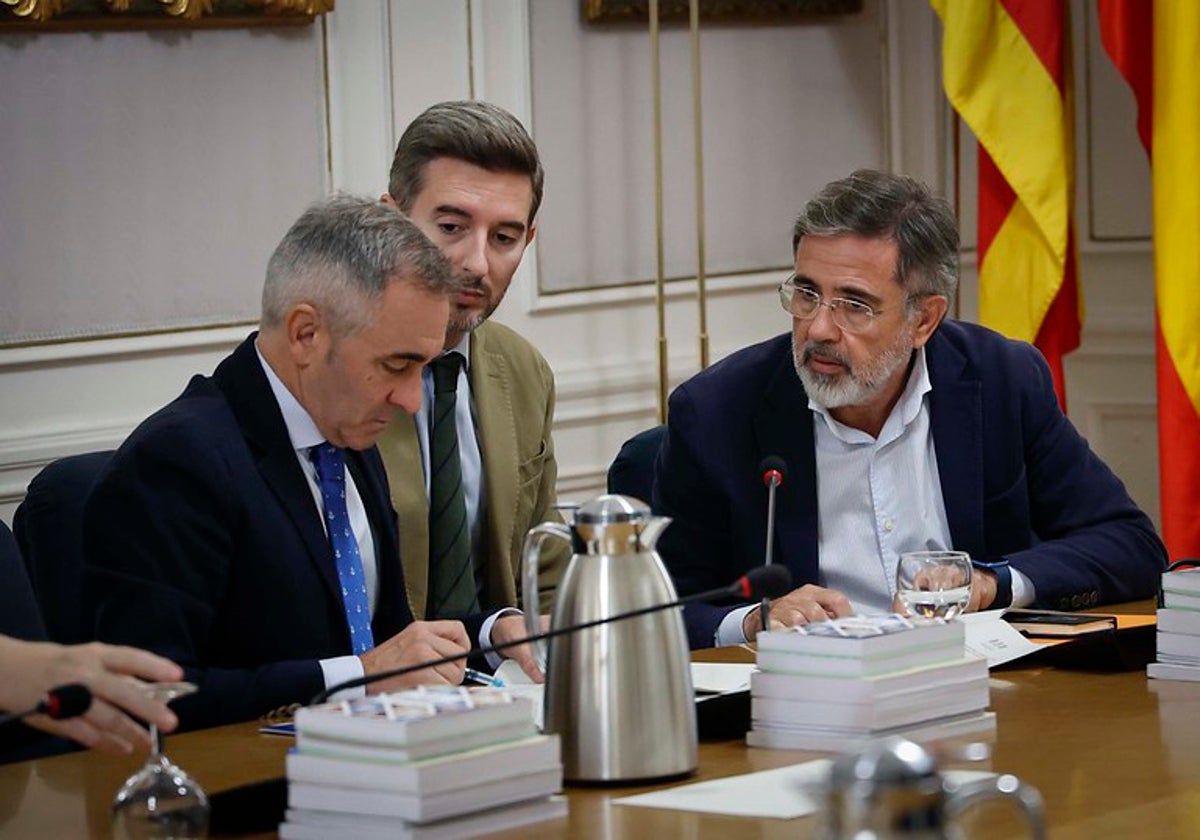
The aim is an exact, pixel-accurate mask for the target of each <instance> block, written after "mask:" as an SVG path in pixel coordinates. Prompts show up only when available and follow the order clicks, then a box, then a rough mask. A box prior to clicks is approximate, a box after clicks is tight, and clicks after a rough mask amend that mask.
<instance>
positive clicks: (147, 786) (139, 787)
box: [113, 683, 209, 840]
mask: <svg viewBox="0 0 1200 840" xmlns="http://www.w3.org/2000/svg"><path fill="white" fill-rule="evenodd" d="M145 689H146V693H147V694H149V695H150V696H151V697H153V698H154V699H155V700H161V701H162V702H164V703H170V702H171V701H172V700H175V699H177V698H179V697H183V696H185V695H188V694H191V693H192V692H193V691H195V690H196V686H194V685H192V684H191V683H148V684H147V685H146V687H145ZM150 743H151V747H150V757H149V758H148V759H146V763H145V764H144V765H143V766H142V769H140V770H138V771H137V772H136V773H134V774H133V775H132V776H130V777H129V778H128V779H126V780H125V784H123V785H121V789H120V790H119V791H117V796H116V798H115V799H114V800H113V834H114V836H116V837H119V838H128V840H141V838H168V837H170V838H189V840H190V838H202V837H205V836H207V835H208V816H209V807H208V797H207V796H206V795H205V793H204V791H203V790H202V789H201V787H200V785H198V784H197V783H196V781H195V780H194V779H193V778H192V777H191V776H189V775H188V774H187V773H185V772H184V771H183V770H181V769H179V768H178V767H176V766H175V765H174V764H173V763H171V761H170V759H168V758H167V757H166V755H164V754H163V750H162V733H161V732H159V731H158V727H156V726H154V725H153V724H151V725H150Z"/></svg>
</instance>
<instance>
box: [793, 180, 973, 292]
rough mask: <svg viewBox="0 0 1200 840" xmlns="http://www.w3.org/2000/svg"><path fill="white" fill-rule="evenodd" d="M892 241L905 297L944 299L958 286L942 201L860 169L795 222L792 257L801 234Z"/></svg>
mask: <svg viewBox="0 0 1200 840" xmlns="http://www.w3.org/2000/svg"><path fill="white" fill-rule="evenodd" d="M847 234H852V235H855V236H861V237H864V238H867V239H891V240H893V241H895V243H896V247H897V250H898V252H899V256H898V257H897V259H896V278H895V279H896V282H897V283H899V284H900V286H901V287H902V288H903V289H904V290H905V291H907V292H908V293H909V294H910V295H945V296H946V297H947V298H950V299H951V300H953V299H954V292H955V289H956V288H957V286H958V225H957V224H956V222H955V220H954V213H953V212H952V211H951V209H950V205H949V204H947V203H946V201H945V200H944V199H941V198H938V197H937V196H935V195H934V194H933V193H932V192H931V191H930V189H929V187H927V186H926V185H925V184H922V183H921V182H920V181H918V180H916V179H914V178H909V177H907V176H905V175H892V174H889V173H886V172H877V171H875V170H872V169H860V170H858V171H857V172H854V173H851V175H850V176H849V177H847V178H843V179H841V180H840V181H834V182H833V183H831V184H828V185H826V186H825V187H824V188H823V189H822V190H821V191H820V192H819V193H817V195H816V196H815V197H813V199H812V200H811V201H809V202H808V204H807V205H805V207H804V210H803V212H801V213H800V216H799V218H797V219H796V224H795V227H793V228H792V253H793V254H794V253H795V252H796V249H797V248H798V247H799V246H800V240H801V239H802V238H804V237H805V236H810V235H811V236H844V235H847Z"/></svg>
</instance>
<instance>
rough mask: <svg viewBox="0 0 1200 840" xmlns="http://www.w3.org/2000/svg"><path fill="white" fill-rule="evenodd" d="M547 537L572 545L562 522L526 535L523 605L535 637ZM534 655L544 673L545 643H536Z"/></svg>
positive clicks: (528, 630) (527, 624)
mask: <svg viewBox="0 0 1200 840" xmlns="http://www.w3.org/2000/svg"><path fill="white" fill-rule="evenodd" d="M547 537H558V538H559V539H560V540H565V541H566V543H567V544H568V545H570V544H571V529H570V528H568V527H567V526H566V525H563V524H562V523H561V522H543V523H542V524H541V525H536V526H534V527H533V528H530V529H529V533H528V534H526V535H525V548H524V550H523V551H522V561H521V566H522V569H523V574H524V577H523V578H522V581H521V604H522V605H523V606H524V607H525V631H526V633H527V634H528V635H530V636H533V635H536V634H537V633H539V632H540V631H541V626H540V625H539V623H538V612H539V603H538V602H539V600H540V599H539V598H538V555H540V554H541V552H542V543H543V542H545V540H546V538H547ZM533 644H534V655H535V656H536V657H537V661H538V665H539V666H540V667H541V668H542V670H543V671H544V670H545V668H546V647H545V643H544V642H534V643H533Z"/></svg>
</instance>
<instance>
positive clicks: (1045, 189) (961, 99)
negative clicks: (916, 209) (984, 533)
mask: <svg viewBox="0 0 1200 840" xmlns="http://www.w3.org/2000/svg"><path fill="white" fill-rule="evenodd" d="M931 3H932V5H933V8H934V11H936V12H937V14H938V16H939V17H940V18H941V19H942V26H943V37H942V79H943V84H944V86H945V89H946V96H947V98H949V100H950V103H951V104H952V105H953V106H954V109H955V110H956V111H958V113H959V115H960V116H961V117H962V118H963V121H964V122H965V123H966V124H967V125H968V126H969V127H970V129H971V131H972V132H974V134H975V136H976V137H977V138H978V139H979V320H980V321H981V322H982V323H983V324H985V325H986V326H989V327H992V328H993V329H996V330H999V331H1000V332H1002V333H1004V334H1005V335H1008V336H1010V337H1012V338H1019V339H1022V340H1024V341H1028V342H1031V343H1032V344H1034V345H1036V346H1037V347H1038V349H1039V350H1041V351H1042V354H1043V355H1044V356H1045V357H1046V361H1048V362H1049V363H1050V370H1051V372H1052V373H1053V375H1054V385H1055V389H1056V390H1057V392H1058V399H1059V403H1060V404H1061V405H1062V406H1063V407H1064V408H1065V407H1066V391H1065V388H1064V385H1063V370H1062V357H1063V356H1064V355H1065V354H1067V353H1069V352H1071V351H1072V350H1074V349H1075V348H1076V347H1078V346H1079V332H1080V299H1079V289H1078V285H1077V277H1076V265H1077V259H1076V254H1075V237H1074V218H1073V214H1074V209H1073V205H1074V196H1075V184H1074V134H1073V117H1074V115H1073V112H1072V90H1071V54H1070V21H1069V19H1068V16H1067V8H1066V2H1065V0H970V2H963V0H931Z"/></svg>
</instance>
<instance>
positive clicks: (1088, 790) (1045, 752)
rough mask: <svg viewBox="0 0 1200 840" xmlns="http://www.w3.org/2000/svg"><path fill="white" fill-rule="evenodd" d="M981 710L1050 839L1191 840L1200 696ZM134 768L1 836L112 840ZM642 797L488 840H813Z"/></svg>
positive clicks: (1075, 682)
mask: <svg viewBox="0 0 1200 840" xmlns="http://www.w3.org/2000/svg"><path fill="white" fill-rule="evenodd" d="M1140 606H1141V607H1142V609H1143V610H1147V609H1149V605H1140ZM739 655H742V656H746V657H749V654H747V653H744V652H740V651H734V652H732V653H731V652H721V654H720V658H722V659H729V658H737V657H738V656H739ZM703 658H708V659H713V658H716V657H714V655H713V654H712V653H709V654H708V655H707V656H705V657H703ZM991 708H992V709H993V710H994V711H995V712H996V714H997V724H998V729H997V736H996V741H995V744H994V747H993V753H992V757H991V759H990V761H989V762H987V763H985V764H984V765H983V766H982V768H981V769H990V770H993V771H995V772H1003V773H1014V774H1016V775H1018V776H1019V777H1021V779H1022V780H1024V781H1026V782H1028V783H1031V784H1033V785H1034V786H1035V787H1037V788H1038V789H1039V790H1040V791H1041V793H1042V795H1043V796H1044V798H1045V801H1046V811H1047V820H1048V823H1049V826H1050V837H1052V838H1081V840H1082V838H1108V837H1111V838H1128V837H1136V838H1159V837H1200V683H1187V682H1167V681H1157V680H1147V678H1146V674H1145V671H1144V670H1138V671H1128V672H1123V673H1102V672H1081V671H1073V670H1066V669H1062V668H1056V667H1051V666H1048V665H1044V664H1043V665H1039V664H1028V665H1021V664H1020V663H1016V664H1015V666H1009V667H1008V668H1005V669H1001V670H994V671H993V672H992V674H991ZM166 744H167V753H168V754H169V755H170V756H171V757H172V758H173V759H174V760H175V761H176V762H177V763H178V764H179V765H180V766H181V767H183V768H184V769H186V770H187V771H189V772H190V773H191V774H192V775H193V776H195V777H196V778H197V779H198V780H199V782H200V783H201V784H202V785H203V786H204V788H205V789H206V790H207V791H208V792H209V793H215V792H217V791H221V790H226V789H228V788H231V787H235V786H238V785H243V784H246V783H248V782H252V781H255V780H260V779H265V778H270V777H272V776H279V775H282V772H283V756H284V753H285V752H286V750H287V748H288V747H289V746H290V745H291V739H289V738H279V737H272V736H265V735H260V734H258V731H257V724H252V723H251V724H239V725H235V726H227V727H222V728H219V729H212V730H207V731H203V732H193V733H187V734H183V735H177V736H173V737H169V738H168V739H167V742H166ZM822 755H824V754H821V753H809V752H799V751H788V750H762V749H748V748H747V747H746V746H745V744H744V743H743V742H742V741H740V740H739V741H726V742H720V743H703V744H701V746H700V768H699V771H698V772H697V773H696V774H695V776H693V777H692V778H691V779H688V780H686V781H698V780H703V779H712V778H717V777H720V776H729V775H734V774H739V773H748V772H753V771H756V770H767V769H771V768H774V767H781V766H784V765H788V764H795V763H798V762H801V761H806V760H809V759H812V758H818V757H821V756H822ZM140 763H141V760H140V759H138V758H130V757H124V758H118V757H112V756H105V755H99V754H95V753H91V754H89V753H76V754H72V755H67V756H59V757H56V758H51V759H43V760H40V761H36V762H27V763H24V764H15V765H7V766H3V767H0V837H3V838H9V837H13V838H25V837H29V838H35V837H36V838H42V837H54V838H59V837H63V838H71V837H88V836H92V837H106V836H109V807H110V803H111V801H112V796H113V794H114V793H115V792H116V790H117V788H118V787H119V786H120V784H121V782H122V781H123V780H124V778H125V777H126V776H127V775H128V774H130V773H132V772H133V771H134V770H136V768H137V767H138V766H139V765H140ZM950 766H964V767H965V766H968V765H950ZM660 787H661V786H660ZM652 789H654V786H645V787H639V788H628V787H626V788H615V789H614V788H585V787H574V786H570V787H568V788H567V795H568V797H569V802H570V814H569V816H568V817H567V818H566V819H560V820H557V821H550V822H545V823H540V824H538V825H536V826H533V827H526V828H524V829H519V830H514V831H511V832H508V833H507V834H506V835H505V834H502V835H498V836H502V837H503V836H510V837H513V838H516V837H528V836H530V834H532V833H536V835H537V836H538V837H539V838H554V837H583V838H588V837H595V838H602V837H647V836H661V837H681V836H685V837H690V838H708V837H712V838H718V837H729V836H737V837H745V836H754V837H763V838H775V837H779V838H783V837H812V836H814V835H815V832H816V830H817V821H816V819H815V818H812V817H806V818H803V819H800V820H790V821H783V820H755V819H747V818H740V817H717V816H711V815H704V814H694V813H686V812H682V811H667V810H657V809H648V808H640V807H639V808H633V807H626V806H620V805H613V804H612V802H611V800H612V799H614V798H616V797H618V796H622V795H626V794H628V793H631V792H642V791H646V790H652ZM966 827H967V829H968V834H969V836H971V837H985V838H992V837H1013V836H1020V833H1021V832H1020V822H1019V821H1018V820H1017V818H1016V817H1015V815H1014V814H1013V812H1012V811H1011V810H1009V809H1008V808H1006V807H1003V806H1001V805H991V804H988V805H986V806H984V807H983V808H981V809H979V810H978V811H976V812H974V813H972V814H971V815H969V818H968V822H967V824H966ZM263 836H272V835H263Z"/></svg>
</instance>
